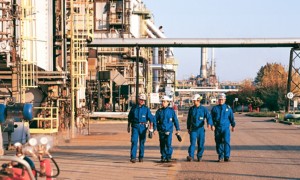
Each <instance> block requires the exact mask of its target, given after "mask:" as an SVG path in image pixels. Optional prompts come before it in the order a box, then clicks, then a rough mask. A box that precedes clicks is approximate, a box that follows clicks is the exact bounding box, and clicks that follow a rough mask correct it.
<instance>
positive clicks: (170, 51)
mask: <svg viewBox="0 0 300 180" xmlns="http://www.w3.org/2000/svg"><path fill="white" fill-rule="evenodd" d="M146 24H147V27H148V28H149V29H150V30H151V32H153V33H154V34H155V35H156V36H157V37H158V38H166V36H165V35H164V33H163V32H161V30H160V29H158V28H157V27H156V26H155V25H154V24H153V23H152V22H151V21H150V20H149V19H148V20H146ZM172 56H173V49H172V48H167V58H170V57H172Z"/></svg>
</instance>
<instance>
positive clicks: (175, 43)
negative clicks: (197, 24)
mask: <svg viewBox="0 0 300 180" xmlns="http://www.w3.org/2000/svg"><path fill="white" fill-rule="evenodd" d="M137 45H138V46H140V47H218V48H235V47H258V48H262V47H299V45H300V38H299V37H298V38H268V39H267V38H238V39H237V38H211V39H210V38H164V39H161V38H156V39H150V38H149V39H145V38H131V39H129V38H128V39H123V38H113V39H112V38H105V39H100V38H96V39H94V40H93V42H91V43H89V44H87V46H88V47H136V46H137Z"/></svg>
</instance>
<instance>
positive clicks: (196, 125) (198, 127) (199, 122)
mask: <svg viewBox="0 0 300 180" xmlns="http://www.w3.org/2000/svg"><path fill="white" fill-rule="evenodd" d="M204 119H206V123H207V124H209V125H212V119H211V115H210V113H209V111H208V110H207V109H206V108H205V107H204V106H201V105H200V106H198V107H197V106H192V107H190V109H189V113H188V118H187V129H188V130H189V132H190V147H189V150H188V153H189V156H190V157H191V158H192V159H194V152H195V146H196V140H197V145H198V151H197V158H198V159H199V160H200V159H201V158H202V155H203V152H204V143H205V129H204V124H205V122H204Z"/></svg>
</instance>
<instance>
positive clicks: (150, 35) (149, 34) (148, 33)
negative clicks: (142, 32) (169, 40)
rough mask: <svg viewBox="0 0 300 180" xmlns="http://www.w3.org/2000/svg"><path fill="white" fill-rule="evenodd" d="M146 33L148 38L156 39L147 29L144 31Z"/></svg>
mask: <svg viewBox="0 0 300 180" xmlns="http://www.w3.org/2000/svg"><path fill="white" fill-rule="evenodd" d="M146 33H147V35H148V36H149V37H151V38H156V36H155V35H154V34H153V33H152V32H151V31H150V30H149V29H148V28H147V29H146Z"/></svg>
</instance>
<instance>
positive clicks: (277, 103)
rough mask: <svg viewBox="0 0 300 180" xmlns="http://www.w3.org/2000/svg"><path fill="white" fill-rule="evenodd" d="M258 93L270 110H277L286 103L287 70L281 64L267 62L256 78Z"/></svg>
mask: <svg viewBox="0 0 300 180" xmlns="http://www.w3.org/2000/svg"><path fill="white" fill-rule="evenodd" d="M254 82H255V83H256V95H257V96H258V97H259V98H260V99H261V100H262V101H263V102H264V106H265V107H267V108H269V110H272V111H277V110H279V109H281V108H282V107H283V106H284V105H285V94H286V86H287V72H286V70H285V69H284V67H283V66H282V65H281V64H278V63H267V64H266V65H265V66H263V67H261V68H260V70H259V71H258V73H257V76H256V78H255V81H254Z"/></svg>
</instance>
